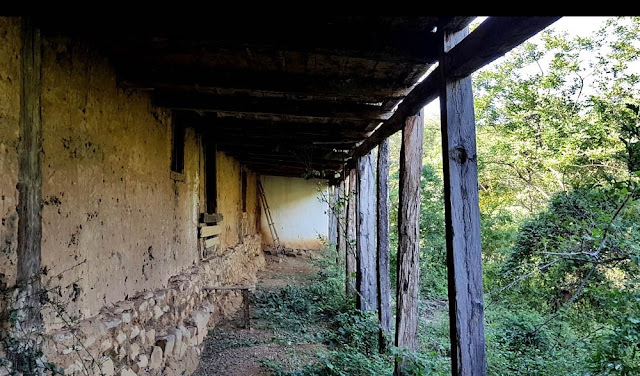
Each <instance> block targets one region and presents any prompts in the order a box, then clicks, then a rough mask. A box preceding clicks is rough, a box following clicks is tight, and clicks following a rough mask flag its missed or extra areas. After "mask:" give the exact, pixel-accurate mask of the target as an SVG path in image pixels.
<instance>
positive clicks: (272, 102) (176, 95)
mask: <svg viewBox="0 0 640 376" xmlns="http://www.w3.org/2000/svg"><path fill="white" fill-rule="evenodd" d="M154 103H155V104H156V105H157V106H160V107H166V108H171V109H174V110H192V111H203V112H239V113H251V114H279V115H293V116H305V117H313V118H340V119H356V120H362V119H365V120H385V119H388V118H389V116H391V114H390V113H389V112H386V111H384V110H382V109H381V108H380V107H379V106H375V105H370V104H366V103H337V102H329V101H322V102H320V101H296V100H287V99H280V98H253V97H246V96H238V97H231V96H220V95H215V94H208V93H199V92H181V91H166V90H161V91H157V92H156V93H155V94H154Z"/></svg>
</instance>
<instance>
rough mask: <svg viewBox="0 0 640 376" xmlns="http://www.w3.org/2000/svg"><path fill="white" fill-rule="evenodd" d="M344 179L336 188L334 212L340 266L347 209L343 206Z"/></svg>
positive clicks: (345, 235) (345, 244) (344, 249)
mask: <svg viewBox="0 0 640 376" xmlns="http://www.w3.org/2000/svg"><path fill="white" fill-rule="evenodd" d="M346 182H347V180H346V179H341V180H340V182H339V186H338V196H337V205H336V206H335V208H334V209H335V212H336V217H337V225H336V226H337V228H338V240H337V241H338V245H337V252H338V260H339V263H338V265H341V264H342V263H344V262H345V261H344V260H345V257H346V250H347V224H346V218H347V208H346V206H345V205H344V204H345V192H346V191H345V186H346Z"/></svg>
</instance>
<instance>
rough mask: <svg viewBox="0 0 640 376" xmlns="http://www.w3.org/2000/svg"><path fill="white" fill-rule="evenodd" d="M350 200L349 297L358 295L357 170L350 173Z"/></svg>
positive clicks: (348, 207) (347, 263)
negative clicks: (356, 244)
mask: <svg viewBox="0 0 640 376" xmlns="http://www.w3.org/2000/svg"><path fill="white" fill-rule="evenodd" d="M348 192H349V199H348V202H347V239H346V243H347V249H346V251H347V252H346V258H345V276H346V291H347V296H349V297H355V295H356V278H355V275H356V247H355V241H356V170H351V171H349V190H348Z"/></svg>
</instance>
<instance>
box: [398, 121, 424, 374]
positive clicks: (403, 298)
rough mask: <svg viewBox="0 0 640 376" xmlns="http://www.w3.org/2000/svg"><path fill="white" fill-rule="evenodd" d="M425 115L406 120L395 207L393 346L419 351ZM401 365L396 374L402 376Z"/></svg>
mask: <svg viewBox="0 0 640 376" xmlns="http://www.w3.org/2000/svg"><path fill="white" fill-rule="evenodd" d="M423 121H424V115H423V112H422V111H420V114H419V115H418V116H412V117H409V118H407V120H406V126H405V127H404V129H403V130H402V146H401V149H400V186H399V195H400V202H399V203H398V266H397V268H398V269H397V270H398V273H397V278H398V281H397V282H398V283H397V299H396V302H397V303H396V304H397V305H396V307H397V308H396V346H397V347H402V348H405V349H408V350H411V351H416V350H418V292H419V289H420V280H419V276H420V262H419V260H420V177H421V176H422V140H423V132H424V124H423ZM403 367H404V361H400V362H397V363H396V374H398V375H404V372H403V371H402V369H403Z"/></svg>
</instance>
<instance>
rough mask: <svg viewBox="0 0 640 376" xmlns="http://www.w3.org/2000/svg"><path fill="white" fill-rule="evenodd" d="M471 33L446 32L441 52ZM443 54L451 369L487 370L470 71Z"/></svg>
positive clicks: (469, 372)
mask: <svg viewBox="0 0 640 376" xmlns="http://www.w3.org/2000/svg"><path fill="white" fill-rule="evenodd" d="M467 34H468V30H467V29H464V30H462V31H459V32H457V33H445V34H444V35H443V42H444V43H443V47H444V48H443V51H442V57H445V54H446V52H447V51H449V50H450V49H451V48H452V47H454V46H455V45H456V44H457V43H458V42H459V41H460V40H461V39H463V38H464V37H465V36H466V35H467ZM447 62H448V60H447V59H446V58H441V61H440V64H441V67H442V74H443V76H442V82H443V84H442V87H441V92H440V113H441V121H442V156H443V168H444V199H445V222H446V238H447V273H448V281H449V320H450V331H451V333H450V335H451V371H452V374H453V375H460V376H461V375H465V376H466V375H474V376H475V375H485V374H486V358H485V339H484V303H483V296H482V257H481V251H480V208H479V204H478V161H477V156H476V133H475V118H474V113H473V93H472V90H471V77H470V76H468V75H467V76H465V77H462V78H460V77H456V78H452V77H449V75H448V74H447V71H448V68H449V67H448V65H447Z"/></svg>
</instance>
